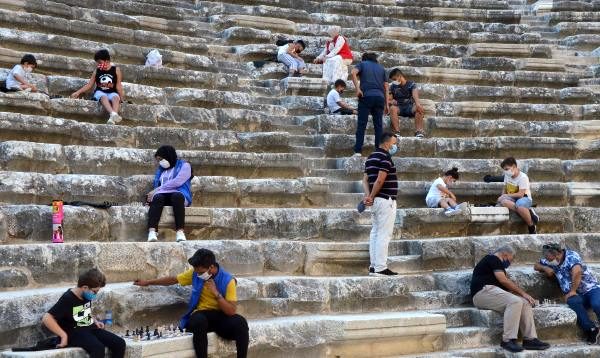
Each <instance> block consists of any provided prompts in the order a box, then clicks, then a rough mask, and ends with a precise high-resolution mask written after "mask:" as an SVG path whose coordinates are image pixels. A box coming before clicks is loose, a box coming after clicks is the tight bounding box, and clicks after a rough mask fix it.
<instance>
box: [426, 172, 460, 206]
mask: <svg viewBox="0 0 600 358" xmlns="http://www.w3.org/2000/svg"><path fill="white" fill-rule="evenodd" d="M458 178H459V175H458V168H452V169H450V170H448V171H447V172H445V173H444V176H441V177H439V178H437V179H436V180H435V181H434V182H433V183H432V184H431V187H430V188H429V192H428V193H427V197H425V203H427V207H429V208H444V209H446V210H445V211H444V214H445V215H446V216H453V215H457V214H459V213H460V212H461V211H462V210H463V209H465V208H466V206H467V203H462V204H460V205H458V204H457V203H456V195H454V193H453V192H451V191H450V190H448V185H451V184H454V183H456V181H457V180H458Z"/></svg>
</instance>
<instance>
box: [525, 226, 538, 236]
mask: <svg viewBox="0 0 600 358" xmlns="http://www.w3.org/2000/svg"><path fill="white" fill-rule="evenodd" d="M527 229H529V234H530V235H535V234H537V226H535V224H534V225H531V226H528V227H527Z"/></svg>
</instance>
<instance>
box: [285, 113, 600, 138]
mask: <svg viewBox="0 0 600 358" xmlns="http://www.w3.org/2000/svg"><path fill="white" fill-rule="evenodd" d="M548 118H549V117H548ZM532 119H533V118H532ZM535 119H537V118H535ZM567 119H575V118H567ZM295 120H296V121H297V123H301V124H302V128H305V131H306V130H307V129H306V127H308V128H313V131H314V132H316V133H321V134H328V133H330V134H349V135H351V134H354V133H355V131H356V123H357V118H356V116H339V115H316V116H300V117H296V119H295ZM388 125H389V121H388V120H387V118H385V119H384V126H385V127H386V128H387V126H388ZM277 128H280V127H277ZM281 128H283V129H285V128H286V127H281ZM371 128H372V123H371V122H369V124H368V125H367V129H371ZM291 129H292V130H294V132H296V133H298V132H299V130H298V128H294V127H292V128H291ZM424 129H425V133H426V134H427V136H429V137H434V138H453V137H492V136H503V135H506V136H524V137H561V138H577V139H595V138H598V136H599V132H600V121H598V120H591V119H587V120H585V121H557V122H554V121H544V120H543V117H542V118H540V120H539V121H537V120H536V121H527V120H525V121H523V120H519V118H518V117H517V119H516V120H515V119H502V118H499V119H482V120H478V119H472V118H465V117H426V118H425V121H424ZM414 133H415V125H414V119H413V118H404V117H403V118H400V135H401V136H404V137H412V136H413V134H414Z"/></svg>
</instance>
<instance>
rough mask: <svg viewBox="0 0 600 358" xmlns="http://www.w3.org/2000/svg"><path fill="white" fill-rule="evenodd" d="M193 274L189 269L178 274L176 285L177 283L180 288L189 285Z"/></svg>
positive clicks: (192, 270)
mask: <svg viewBox="0 0 600 358" xmlns="http://www.w3.org/2000/svg"><path fill="white" fill-rule="evenodd" d="M193 274H194V269H189V270H187V271H185V272H182V273H180V274H179V275H177V283H179V284H180V285H181V286H189V285H191V284H192V277H193Z"/></svg>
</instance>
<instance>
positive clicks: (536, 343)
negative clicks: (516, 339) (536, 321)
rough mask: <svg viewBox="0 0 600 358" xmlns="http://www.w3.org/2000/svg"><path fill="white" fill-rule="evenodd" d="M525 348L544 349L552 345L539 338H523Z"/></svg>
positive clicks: (532, 349)
mask: <svg viewBox="0 0 600 358" xmlns="http://www.w3.org/2000/svg"><path fill="white" fill-rule="evenodd" d="M523 348H524V349H527V350H528V351H543V350H546V349H548V348H550V345H549V344H548V343H546V342H542V341H540V340H539V339H537V338H534V339H523Z"/></svg>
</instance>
